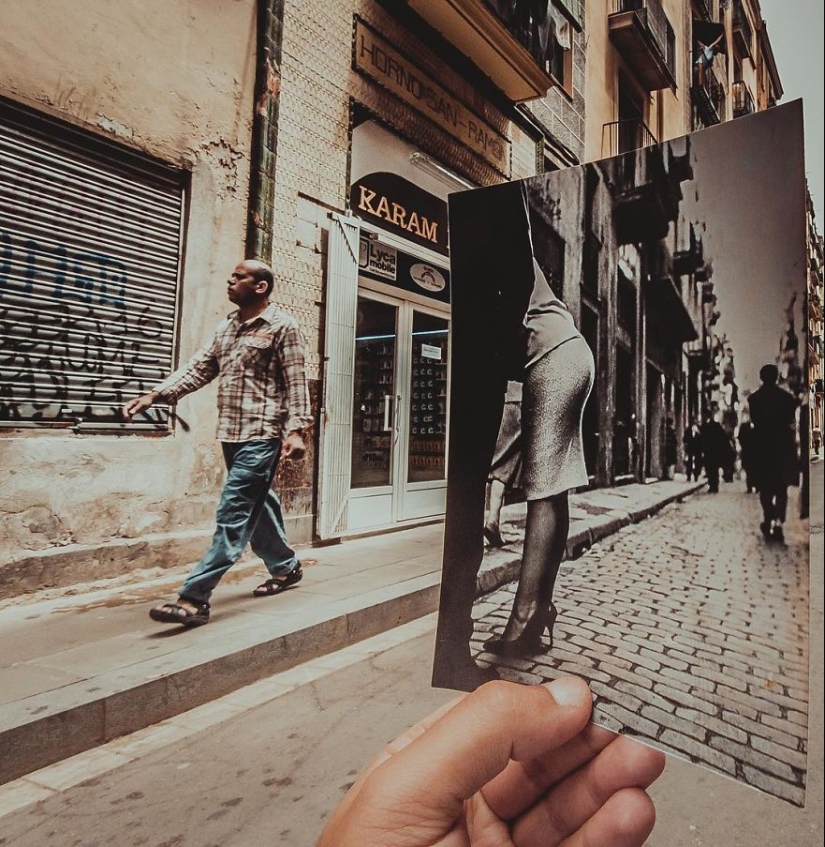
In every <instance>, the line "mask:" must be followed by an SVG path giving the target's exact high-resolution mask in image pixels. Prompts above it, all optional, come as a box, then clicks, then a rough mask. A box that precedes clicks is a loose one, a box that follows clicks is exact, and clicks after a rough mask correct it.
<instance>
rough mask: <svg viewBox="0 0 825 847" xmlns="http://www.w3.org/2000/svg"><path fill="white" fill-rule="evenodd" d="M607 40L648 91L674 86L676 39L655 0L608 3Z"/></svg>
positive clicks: (626, 0)
mask: <svg viewBox="0 0 825 847" xmlns="http://www.w3.org/2000/svg"><path fill="white" fill-rule="evenodd" d="M608 23H609V30H610V39H611V41H613V43H614V44H615V45H616V47H617V49H618V50H619V52H620V53H621V54H622V56H623V58H624V60H625V61H626V62H627V64H628V65H629V66H630V67H631V68H632V70H633V72H634V73H635V75H636V76H637V77H638V79H639V81H640V82H641V83H642V85H643V86H644V87H645V88H646V90H648V91H658V90H660V89H662V88H672V87H675V85H676V36H675V34H674V32H673V27H672V26H671V24H670V21H669V20H668V17H667V15H666V14H665V10H664V9H663V8H662V5H661V3H660V2H659V0H612V6H611V11H610V16H609V19H608Z"/></svg>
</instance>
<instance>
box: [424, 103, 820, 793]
mask: <svg viewBox="0 0 825 847" xmlns="http://www.w3.org/2000/svg"><path fill="white" fill-rule="evenodd" d="M450 242H451V256H452V290H453V294H452V297H453V340H452V344H453V348H452V361H453V370H452V384H451V398H452V402H451V409H452V411H451V416H452V417H451V421H450V440H449V473H448V494H447V516H446V527H445V542H444V561H443V575H442V589H441V605H440V611H439V622H438V634H437V643H436V656H435V665H434V672H433V684H434V685H436V686H441V687H446V688H456V689H462V690H471V689H474V688H475V687H477V686H478V685H480V684H481V683H482V682H484V681H486V680H489V679H495V678H501V679H506V680H510V681H516V682H525V683H535V682H543V681H549V680H553V679H556V678H558V677H561V676H564V675H568V674H575V675H578V676H581V677H582V678H584V679H585V680H586V681H587V682H588V683H589V685H590V687H591V690H592V692H593V694H594V696H595V704H594V720H595V722H596V723H598V724H599V725H601V726H603V727H606V728H608V729H610V730H613V731H616V732H622V733H624V734H627V735H631V736H633V737H636V738H638V739H639V740H641V741H644V742H646V743H649V744H651V745H652V746H655V747H657V748H659V749H661V750H664V751H665V752H666V753H670V754H673V755H676V756H679V757H681V758H684V759H688V760H690V761H692V762H695V763H697V764H700V765H703V766H705V767H708V768H712V769H714V770H715V771H718V772H721V773H723V774H726V775H728V776H730V777H732V778H734V779H737V780H739V781H741V782H744V783H746V784H748V785H750V786H752V787H754V788H757V789H760V790H762V791H766V792H768V793H770V794H772V795H774V796H776V797H779V798H781V799H783V800H786V801H788V802H790V803H793V804H795V805H803V804H804V800H805V782H806V772H807V755H806V753H807V749H806V745H807V721H808V614H809V587H808V586H809V570H808V568H809V552H808V549H809V548H808V541H809V533H808V524H807V510H806V509H805V498H804V497H801V496H800V489H801V487H804V484H805V471H806V466H805V464H804V462H802V461H801V459H800V456H806V455H807V444H806V443H805V441H806V435H805V432H804V431H802V432H800V423H801V421H802V419H803V418H804V417H805V414H806V413H805V411H804V407H803V404H804V402H805V401H806V399H807V388H808V386H807V366H808V363H807V361H806V355H807V352H806V351H807V343H806V338H805V331H806V325H805V321H804V303H805V291H806V277H805V273H806V259H805V180H804V163H803V142H802V105H801V102H800V101H796V102H794V103H790V104H788V105H785V106H779V107H776V108H773V109H770V110H767V111H765V112H760V113H759V114H756V115H753V116H750V117H746V118H742V119H739V120H737V121H733V122H730V123H726V124H724V125H720V126H717V127H712V128H710V129H706V130H702V131H700V132H697V133H694V134H692V135H690V136H686V137H683V138H679V139H676V140H673V141H669V142H665V143H663V144H659V145H652V146H647V147H642V148H640V149H636V150H633V151H632V152H629V153H625V154H622V155H620V156H617V157H614V158H611V159H606V160H603V161H600V162H596V163H592V164H588V165H584V166H581V167H575V168H569V169H566V170H562V171H555V172H552V173H546V174H542V175H540V176H536V177H532V178H530V179H526V180H523V181H520V182H511V183H505V184H503V185H497V186H493V187H490V188H482V189H477V190H472V191H465V192H461V193H458V194H453V195H452V196H451V197H450ZM801 407H803V408H802V412H803V413H802V415H800V408H801Z"/></svg>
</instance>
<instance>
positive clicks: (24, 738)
mask: <svg viewBox="0 0 825 847" xmlns="http://www.w3.org/2000/svg"><path fill="white" fill-rule="evenodd" d="M433 578H434V582H433V584H432V585H429V586H426V587H423V588H419V589H417V590H415V591H412V592H410V593H406V594H400V595H399V596H397V597H393V598H391V599H388V600H385V601H383V602H380V603H376V604H374V605H371V606H366V607H364V608H360V609H354V610H352V611H347V612H344V613H342V614H340V615H338V616H336V617H332V618H330V619H328V620H325V621H321V622H319V623H317V624H314V625H312V626H308V627H305V628H304V629H300V630H297V631H295V632H289V633H286V634H284V635H280V636H278V637H276V638H273V639H270V640H266V641H261V642H259V643H256V644H250V645H248V646H246V647H244V648H242V649H240V650H236V651H234V652H231V653H229V654H228V655H221V656H216V657H214V658H212V659H211V660H208V661H205V662H202V663H201V664H198V665H195V666H189V667H184V668H180V669H179V670H176V671H172V672H169V673H163V672H160V673H159V675H158V676H157V678H155V679H149V680H147V681H146V682H144V683H142V684H140V685H137V686H127V687H122V686H121V688H120V690H115V689H116V687H117V686H116V680H115V681H113V684H111V685H110V686H109V688H110V690H109V692H108V693H107V692H105V691H102V690H101V689H102V688H103V685H101V684H98V682H97V681H94V682H93V681H91V680H85V681H83V682H79V683H76V684H75V685H74V686H72V688H74V689H75V692H74V694H75V699H76V701H77V702H75V703H74V704H66V705H65V707H63V708H60V707H57V708H56V709H54V710H50V709H49V706H48V705H46V704H47V703H48V699H44V704H43V705H41V706H36V705H35V704H34V703H32V702H31V701H32V699H34V698H29V700H28V701H22V702H21V703H17V704H9V706H7V707H4V715H3V717H4V720H3V723H4V724H6V725H7V726H6V727H0V749H2V750H3V755H2V757H0V784H4V783H6V782H10V781H11V780H14V779H18V778H19V777H21V776H25V775H26V774H28V773H31V772H32V771H35V770H38V769H40V768H43V767H46V766H47V765H51V764H54V763H55V762H59V761H63V760H64V759H67V758H69V757H70V756H74V755H76V754H78V753H82V752H84V751H86V750H90V749H92V748H93V747H97V746H99V745H101V744H105V743H106V742H108V741H112V740H113V739H115V738H119V737H120V736H123V735H128V734H130V733H132V732H136V731H137V730H139V729H144V728H146V727H147V726H150V725H152V724H155V723H158V722H159V721H162V720H165V719H167V718H170V717H173V716H174V715H178V714H180V713H181V712H185V711H188V710H189V709H193V708H195V707H196V706H201V705H203V704H204V703H207V702H209V701H211V700H214V699H216V698H218V697H222V696H224V695H225V694H229V693H230V692H232V691H234V690H236V689H238V688H241V687H243V686H245V685H250V684H251V683H253V682H257V681H258V680H261V679H264V678H265V677H268V676H271V675H272V674H274V673H279V672H281V671H285V670H288V669H289V668H292V667H295V666H296V665H299V664H301V663H303V662H306V661H308V660H310V659H313V658H316V657H318V656H322V655H325V654H327V653H331V652H333V651H335V650H340V649H342V648H344V647H348V646H350V645H351V644H355V643H356V642H358V641H363V640H364V639H366V638H370V637H371V636H373V635H378V634H380V633H382V632H386V631H387V630H390V629H394V628H395V627H397V626H401V625H402V624H405V623H409V622H410V621H413V620H415V619H417V618H420V617H423V616H424V615H428V614H430V613H431V612H433V611H434V610H435V609H436V608H437V607H438V594H439V584H438V581H437V580H438V575H437V574H435V575H433ZM144 670H145V669H144ZM144 678H145V676H144ZM90 683H91V684H92V687H91V688H90V687H89V686H90ZM43 696H44V698H48V695H43ZM24 704H25V705H24ZM49 711H51V714H47V712H49ZM15 718H16V719H17V721H18V722H17V724H16V725H12V726H8V724H11V723H12V722H13V721H14V720H15Z"/></svg>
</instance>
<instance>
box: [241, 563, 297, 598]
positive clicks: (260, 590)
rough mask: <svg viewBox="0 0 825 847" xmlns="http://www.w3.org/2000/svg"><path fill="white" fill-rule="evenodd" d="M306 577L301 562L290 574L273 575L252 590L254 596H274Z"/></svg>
mask: <svg viewBox="0 0 825 847" xmlns="http://www.w3.org/2000/svg"><path fill="white" fill-rule="evenodd" d="M303 578H304V570H303V568H302V567H301V563H300V562H298V564H297V565H296V566H295V569H294V570H292V571H290V572H289V573H288V574H285V575H284V576H273V577H272V578H271V579H268V580H267V581H266V582H262V583H261V584H260V585H259V586H258V587H257V588H256V589H254V591H253V592H252V596H253V597H272V596H273V595H275V594H280V593H281V592H282V591H286V590H287V588H292V586H293V585H296V584H297V583H299V582H300V581H301V580H302V579H303Z"/></svg>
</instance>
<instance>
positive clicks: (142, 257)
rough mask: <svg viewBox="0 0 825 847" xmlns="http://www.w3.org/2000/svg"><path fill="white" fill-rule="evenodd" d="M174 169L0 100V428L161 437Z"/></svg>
mask: <svg viewBox="0 0 825 847" xmlns="http://www.w3.org/2000/svg"><path fill="white" fill-rule="evenodd" d="M183 183H184V177H183V175H182V174H181V173H179V172H176V171H174V170H172V169H171V168H164V167H163V166H161V165H157V164H155V163H153V162H151V161H149V160H148V159H146V158H144V157H142V156H139V155H138V154H136V153H134V152H133V151H131V150H129V149H127V148H123V147H119V146H117V145H115V144H113V143H109V142H107V141H105V140H102V139H99V138H97V137H96V136H93V135H91V134H88V133H84V132H82V131H81V130H78V129H76V128H73V127H70V126H67V125H65V124H63V123H61V122H58V121H56V120H52V119H49V118H47V117H44V116H42V115H37V114H35V113H33V112H29V111H28V110H24V109H22V108H19V107H17V106H14V105H12V104H9V103H8V102H6V101H2V100H0V426H2V427H4V428H8V427H30V426H37V427H67V426H71V427H75V428H78V429H80V430H87V429H92V430H101V429H104V430H109V431H112V432H124V431H130V430H131V431H134V430H146V429H150V430H157V429H166V428H167V425H168V417H169V413H168V410H167V409H166V408H165V407H153V408H152V409H150V410H149V412H148V413H147V414H146V415H144V416H142V418H141V420H137V421H134V422H133V423H130V424H124V423H123V421H122V419H121V416H120V407H121V405H122V404H123V402H124V401H125V400H128V399H129V398H130V397H135V396H138V395H140V394H142V393H144V392H145V391H147V390H148V389H149V388H150V387H151V386H152V385H153V384H155V383H156V382H158V381H159V380H160V379H162V378H163V377H165V376H166V375H167V374H168V373H169V371H170V370H171V367H172V360H173V351H174V342H175V327H176V303H177V297H178V278H179V270H180V255H181V230H182V220H183V194H184V189H183Z"/></svg>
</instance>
